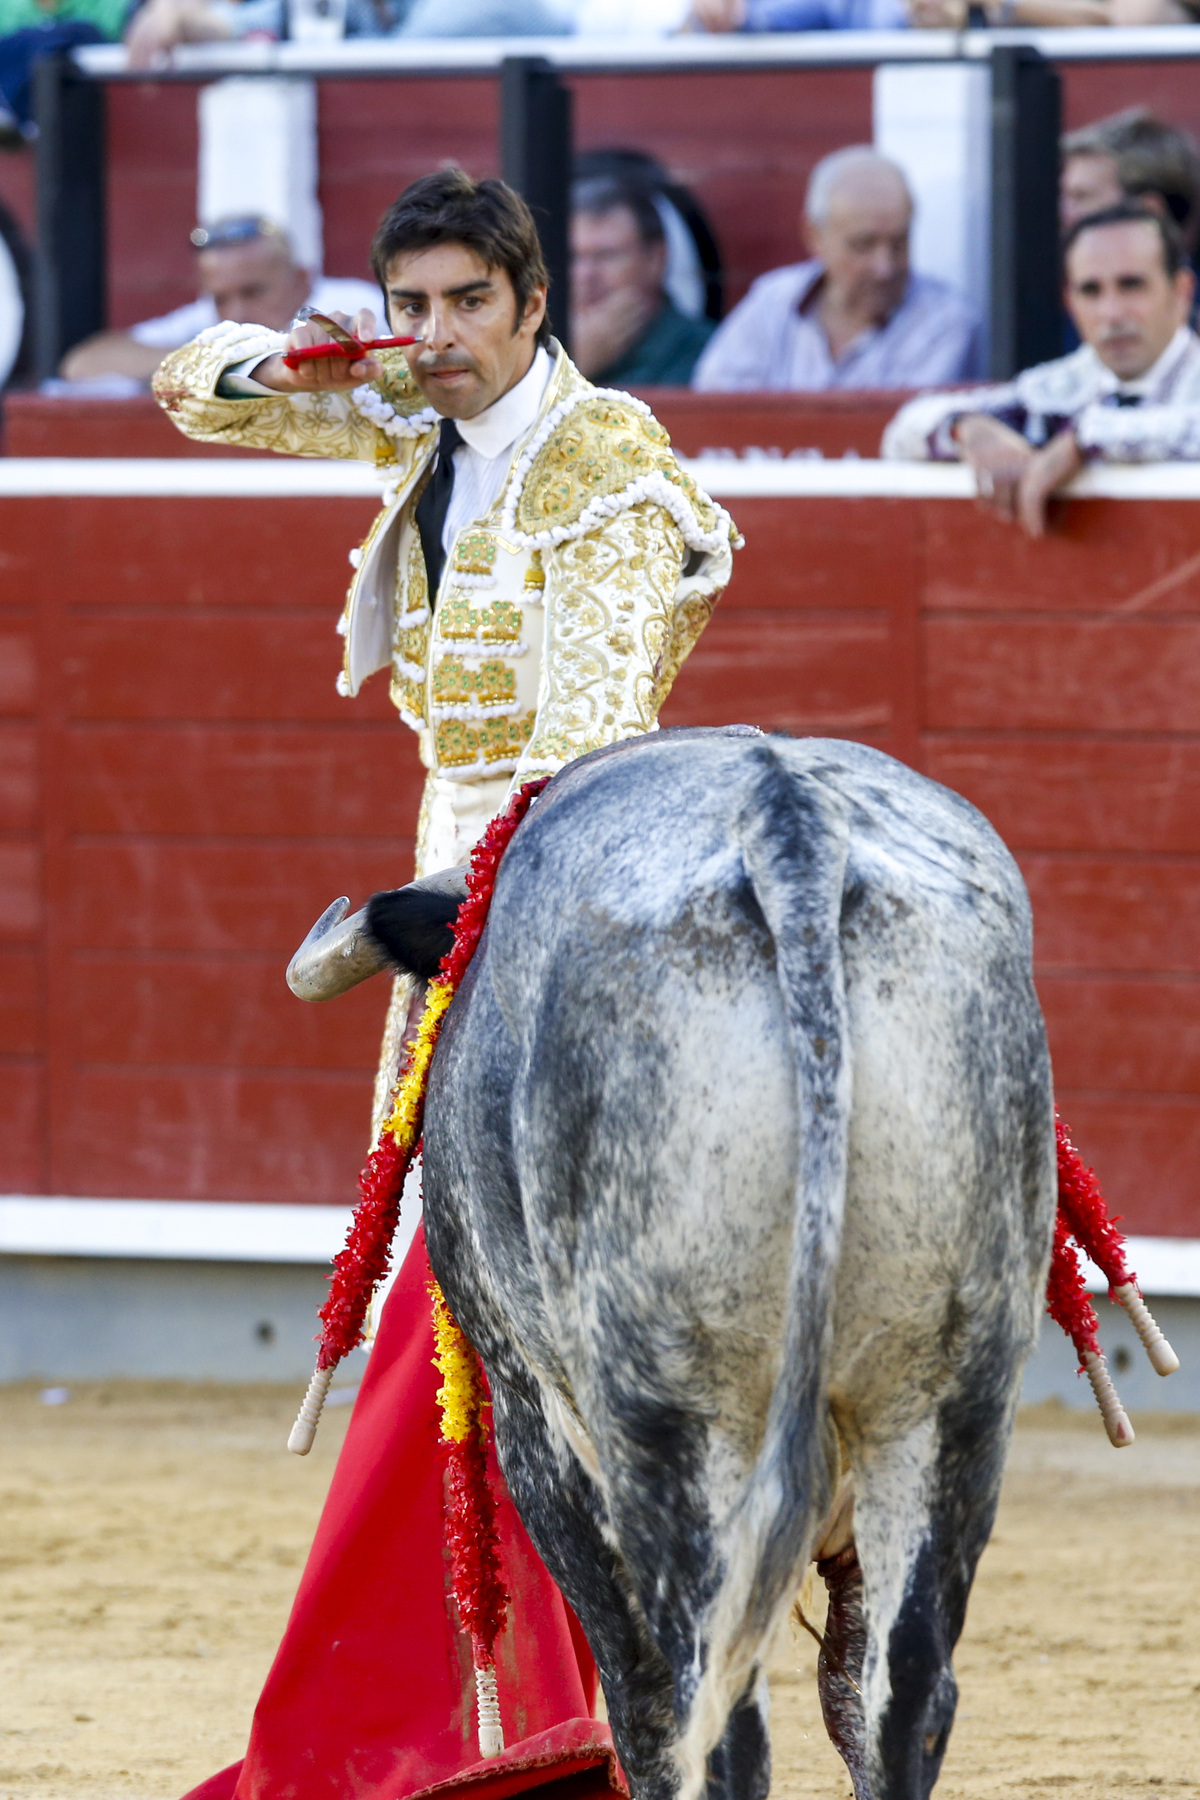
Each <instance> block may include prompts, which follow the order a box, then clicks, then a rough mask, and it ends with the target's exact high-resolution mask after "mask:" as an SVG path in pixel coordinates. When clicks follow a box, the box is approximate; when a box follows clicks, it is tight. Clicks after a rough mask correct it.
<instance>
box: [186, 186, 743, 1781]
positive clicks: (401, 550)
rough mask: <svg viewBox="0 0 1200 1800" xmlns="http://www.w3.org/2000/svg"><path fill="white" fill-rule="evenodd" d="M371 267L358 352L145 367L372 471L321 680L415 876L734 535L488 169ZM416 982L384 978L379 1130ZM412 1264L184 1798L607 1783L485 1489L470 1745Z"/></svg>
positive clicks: (423, 203)
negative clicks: (229, 1739) (575, 315)
mask: <svg viewBox="0 0 1200 1800" xmlns="http://www.w3.org/2000/svg"><path fill="white" fill-rule="evenodd" d="M372 262H373V267H374V270H375V274H376V277H377V279H378V280H379V282H380V285H381V287H382V289H383V291H384V294H385V297H386V302H387V309H388V315H389V319H390V323H391V326H392V329H393V331H394V332H395V333H396V334H397V336H402V337H407V338H410V339H412V340H413V342H412V343H411V346H410V347H408V348H380V349H376V348H374V347H373V344H371V343H368V340H373V336H374V321H373V320H372V319H371V317H370V315H369V314H366V315H364V314H360V315H358V317H357V318H356V319H355V320H354V321H350V320H348V319H339V320H335V321H334V326H335V327H339V328H341V331H342V334H343V340H346V339H348V340H349V341H348V342H345V341H343V342H342V343H341V345H339V343H338V342H335V341H333V339H332V338H331V335H330V333H329V332H327V331H326V329H325V328H324V327H322V325H321V324H320V323H319V322H318V321H316V320H309V321H307V322H304V323H300V324H298V325H297V326H296V327H295V328H294V329H293V331H292V332H291V333H290V334H289V335H288V336H283V335H281V334H279V333H276V332H270V331H265V330H262V329H260V328H258V327H256V326H243V325H236V324H229V323H226V324H223V325H220V326H217V327H214V328H213V329H212V330H210V331H207V332H204V333H202V334H201V336H200V337H199V338H197V339H196V340H195V341H194V342H193V343H191V344H189V345H187V346H185V347H184V348H183V349H181V350H178V351H176V352H174V353H173V354H172V355H170V356H168V357H167V359H166V360H165V362H164V363H163V364H162V366H161V368H160V370H159V372H158V375H157V376H156V378H155V384H154V385H155V391H156V393H157V396H158V399H159V401H160V403H161V404H162V405H163V406H164V407H165V408H166V410H167V411H168V413H169V414H170V415H171V417H172V418H173V419H174V420H175V422H176V424H177V425H178V426H179V427H180V429H181V430H183V431H184V432H186V433H187V434H188V435H189V436H190V437H194V438H199V439H201V440H203V441H206V442H216V443H230V444H242V445H252V446H255V447H257V448H260V449H265V450H274V451H280V452H283V453H285V454H293V455H300V456H336V457H352V458H359V459H365V460H367V461H369V462H372V463H374V464H375V465H376V466H377V467H378V468H379V469H380V470H381V472H382V475H383V478H384V480H385V481H386V487H385V490H384V496H383V506H382V509H381V511H380V512H379V514H378V516H377V518H376V520H375V522H374V524H373V525H372V527H371V529H370V531H369V532H368V534H367V537H366V540H365V542H364V543H363V545H362V547H361V549H359V550H356V551H354V552H353V553H352V555H351V562H352V564H353V565H354V575H353V579H352V581H351V584H350V589H349V594H348V597H347V601H346V607H345V611H344V614H343V617H342V621H341V625H340V627H339V629H340V630H341V632H342V634H343V637H344V660H343V668H342V672H341V675H340V677H339V680H338V686H339V689H340V691H341V692H342V693H344V694H346V695H348V696H353V695H355V694H357V692H358V690H359V688H360V687H361V685H362V683H363V682H364V681H365V680H366V679H367V678H368V677H369V676H370V675H372V674H374V673H375V672H376V671H379V670H384V669H386V670H388V671H389V672H390V679H391V694H392V698H393V700H394V702H395V704H396V707H397V709H398V711H399V713H400V717H401V719H402V720H403V721H404V722H405V723H406V724H407V725H409V726H411V727H412V729H413V730H414V731H415V732H416V733H417V738H418V744H419V749H420V754H421V758H422V761H423V763H424V766H425V769H426V782H425V790H424V797H423V800H422V805H421V814H420V821H419V825H418V831H417V874H418V875H424V874H429V873H432V872H434V871H436V870H439V869H442V868H448V867H452V866H454V865H456V864H459V863H462V862H463V861H464V860H465V858H466V856H467V854H468V853H469V851H470V849H471V847H472V845H473V844H474V843H475V842H476V840H477V839H478V838H479V836H480V835H481V833H482V832H483V831H484V830H485V828H486V827H487V825H488V823H489V821H490V820H491V819H492V818H493V817H494V816H495V815H496V814H497V813H498V812H499V811H500V810H501V809H502V808H503V806H504V805H505V803H506V801H507V798H508V796H509V794H510V792H512V791H514V790H515V789H516V788H517V787H519V786H520V785H521V784H522V783H523V782H525V781H527V780H529V779H530V778H531V777H533V776H536V775H542V774H551V773H553V772H554V771H555V770H557V769H559V768H561V767H562V766H563V765H564V764H565V763H567V762H569V761H571V760H572V759H573V758H575V757H577V756H580V755H583V754H584V753H585V752H587V751H589V750H594V749H596V748H599V747H601V746H603V745H606V744H612V743H616V742H619V741H620V740H622V739H625V738H628V737H631V736H634V735H636V734H638V733H641V732H646V731H651V730H653V729H654V728H655V725H656V720H657V716H658V711H659V708H660V707H661V705H662V703H663V701H664V700H665V699H666V696H667V694H668V693H669V691H670V688H671V685H672V682H673V681H674V679H675V676H676V674H677V673H678V671H679V669H680V667H681V665H682V663H683V661H684V659H685V658H686V657H687V655H688V654H689V652H690V651H691V650H692V648H693V647H694V645H695V643H696V641H697V639H698V637H699V635H700V632H701V631H702V630H703V627H704V625H705V624H706V622H707V620H708V618H709V616H710V614H711V612H712V609H713V607H714V605H715V603H716V601H717V599H718V597H719V595H720V593H721V591H722V589H723V587H724V586H725V584H726V582H727V580H728V577H729V572H730V566H731V560H732V557H731V553H732V550H733V548H735V547H736V544H737V543H738V541H739V540H738V538H737V534H736V530H735V528H734V526H733V524H732V522H731V520H730V518H729V516H728V514H727V513H725V512H724V511H723V509H722V508H721V507H719V506H718V505H716V504H715V503H714V502H713V501H712V500H711V499H710V498H709V497H708V496H707V495H706V494H704V493H703V492H702V491H701V490H700V489H699V488H698V487H697V485H696V484H695V482H694V481H693V480H692V478H691V477H690V476H689V475H688V473H687V472H686V471H685V470H684V469H683V468H681V466H680V464H679V463H678V462H677V461H676V459H675V457H674V455H673V454H672V451H671V448H670V443H669V440H668V438H667V434H666V432H665V431H664V430H663V429H662V427H661V426H660V425H659V424H658V423H657V422H656V420H655V419H654V418H653V417H652V415H651V414H650V412H649V410H648V409H647V408H646V407H645V406H644V405H643V404H642V403H641V402H639V401H637V400H635V399H633V398H632V397H631V396H629V395H628V394H622V393H616V392H612V391H606V390H603V389H598V388H595V387H593V386H592V385H591V384H590V383H589V382H587V381H586V380H585V379H584V378H583V377H582V376H581V375H580V373H579V371H578V370H577V369H576V368H575V367H574V366H573V364H572V363H571V361H570V359H569V358H568V357H567V356H566V354H565V353H564V351H563V350H562V348H561V346H560V345H558V344H557V343H556V342H555V340H554V339H553V338H552V337H551V336H550V335H549V329H548V323H547V318H546V291H547V281H546V273H545V267H544V263H543V259H542V254H541V250H540V246H539V244H538V240H537V233H536V229H535V227H534V223H533V220H532V217H531V216H530V213H529V211H528V209H527V207H526V206H525V204H524V202H523V201H522V200H521V199H520V198H519V197H518V196H517V195H516V194H515V193H513V192H512V190H511V189H509V188H507V187H506V186H505V185H504V184H503V183H502V182H499V181H495V180H486V181H481V182H479V183H475V182H473V181H471V180H470V179H469V178H468V177H467V176H466V175H465V174H464V173H463V172H462V171H461V170H457V169H446V170H441V171H439V172H438V173H437V174H435V175H431V176H427V177H425V178H423V179H421V180H419V181H417V182H415V183H414V184H413V185H412V186H411V187H409V188H408V189H407V190H406V191H405V192H404V193H403V194H402V195H401V196H400V198H399V200H397V201H396V202H395V204H394V205H393V206H392V207H391V208H390V210H389V211H388V212H387V213H386V214H385V216H384V218H383V220H382V222H381V224H380V227H379V230H378V232H377V234H376V238H375V242H374V245H373V248H372ZM351 333H352V334H351ZM336 335H337V333H336V331H335V332H334V333H333V337H336ZM321 345H328V350H327V351H326V352H324V353H323V352H322V351H321V350H320V349H319V348H318V347H319V346H321ZM363 346H365V348H364V347H363ZM298 351H304V352H306V353H307V354H306V355H305V356H303V357H298V356H297V355H296V352H298ZM360 351H361V353H360ZM285 358H287V359H288V360H285ZM292 365H294V366H292ZM410 998H411V995H410V990H409V987H408V984H407V982H406V981H405V980H404V979H403V978H399V979H397V981H396V983H395V987H394V991H393V995H392V1000H391V1004H390V1007H389V1011H388V1020H387V1026H386V1030H385V1035H384V1044H383V1051H382V1055H381V1058H380V1070H379V1076H378V1080H377V1083H376V1095H375V1125H376V1131H377V1130H378V1125H379V1121H380V1119H381V1117H382V1112H383V1107H384V1105H385V1103H386V1101H387V1098H388V1095H389V1093H390V1091H391V1088H392V1085H393V1082H394V1080H395V1076H396V1069H397V1065H398V1061H399V1058H400V1054H401V1050H402V1042H403V1039H404V1036H405V1025H406V1020H407V1018H408V1014H409V1005H410ZM427 1279H428V1268H427V1264H426V1262H425V1256H424V1247H423V1241H422V1238H421V1234H420V1232H419V1231H418V1233H417V1235H416V1237H415V1239H414V1241H413V1244H412V1248H411V1250H410V1251H409V1253H408V1255H407V1257H406V1259H405V1261H404V1264H403V1266H402V1268H401V1270H400V1272H399V1275H398V1277H397V1279H396V1282H395V1285H394V1287H393V1289H392V1291H391V1294H390V1296H389V1298H388V1300H387V1302H386V1304H385V1305H384V1307H383V1308H382V1312H381V1315H380V1319H379V1324H378V1333H377V1337H376V1340H375V1344H374V1347H373V1349H372V1352H371V1355H370V1357H369V1360H368V1365H367V1372H366V1375H365V1377H364V1379H363V1382H362V1385H361V1388H360V1390H359V1394H358V1398H357V1401H356V1403H355V1407H354V1412H353V1415H352V1418H351V1421H350V1425H349V1430H348V1433H347V1437H346V1441H345V1445H344V1447H343V1450H342V1452H341V1455H340V1457H339V1460H338V1465H337V1468H336V1470H335V1473H334V1477H333V1481H332V1485H331V1488H330V1492H329V1497H328V1499H327V1501H326V1504H325V1508H324V1511H323V1513H322V1516H321V1521H320V1524H319V1526H318V1530H317V1535H316V1539H315V1542H314V1545H313V1549H312V1552H311V1554H310V1557H309V1560H308V1563H307V1566H306V1568H305V1571H304V1575H303V1577H302V1579H301V1584H300V1589H299V1593H298V1595H297V1598H296V1601H295V1605H294V1607H293V1610H292V1614H291V1617H290V1619H289V1622H288V1626H287V1630H286V1632H285V1635H284V1639H283V1642H282V1644H281V1646H280V1649H279V1651H278V1654H277V1656H276V1658H275V1662H274V1664H273V1666H272V1668H271V1671H270V1674H269V1676H268V1679H267V1683H266V1686H265V1688H264V1690H263V1693H262V1696H261V1698H260V1700H259V1703H258V1707H257V1709H256V1711H255V1715H254V1722H253V1727H252V1730H251V1737H250V1744H249V1748H248V1750H247V1753H246V1756H245V1758H244V1760H243V1761H242V1762H240V1763H236V1764H234V1765H232V1767H230V1768H228V1769H225V1770H223V1771H221V1773H220V1774H218V1775H216V1776H213V1777H212V1778H211V1779H210V1780H209V1781H207V1782H205V1783H204V1784H202V1786H201V1787H199V1788H197V1789H195V1790H194V1792H193V1795H192V1796H190V1797H189V1800H285V1797H286V1800H325V1797H328V1800H335V1797H336V1800H343V1797H344V1796H346V1795H349V1794H353V1795H355V1796H356V1800H418V1796H426V1795H432V1794H434V1793H436V1794H437V1795H438V1796H439V1797H440V1796H445V1795H455V1796H457V1795H458V1794H460V1793H461V1794H466V1793H467V1792H468V1791H471V1792H478V1793H480V1794H481V1795H486V1796H487V1797H488V1800H504V1797H505V1796H508V1795H511V1794H516V1793H521V1792H524V1791H526V1790H528V1789H531V1788H533V1787H548V1786H553V1785H554V1784H561V1783H567V1784H569V1787H570V1792H571V1800H583V1796H585V1795H589V1794H602V1793H606V1792H608V1791H609V1790H610V1789H611V1788H616V1789H618V1790H620V1788H621V1786H622V1777H621V1774H620V1770H619V1768H618V1766H617V1765H616V1762H615V1758H614V1757H613V1754H612V1746H611V1739H610V1738H609V1736H608V1731H607V1727H606V1726H605V1725H604V1724H603V1723H602V1722H601V1721H598V1720H596V1719H595V1718H594V1717H593V1713H594V1702H595V1695H596V1677H595V1670H594V1666H593V1664H592V1662H591V1658H590V1656H589V1653H588V1650H587V1645H586V1643H585V1641H584V1639H583V1636H582V1633H581V1632H580V1630H579V1627H578V1624H577V1622H576V1621H575V1620H574V1618H573V1616H572V1615H571V1614H570V1612H569V1609H568V1608H567V1606H566V1604H565V1602H564V1601H563V1599H562V1596H561V1595H560V1594H559V1592H558V1590H557V1588H556V1587H555V1585H554V1583H553V1582H552V1581H551V1579H550V1576H549V1575H548V1574H547V1572H546V1570H545V1569H544V1567H543V1566H542V1564H541V1563H540V1561H539V1560H538V1558H537V1556H536V1554H535V1553H534V1551H533V1548H532V1546H531V1545H530V1544H529V1541H528V1539H527V1538H526V1536H525V1534H524V1531H523V1529H522V1527H521V1524H520V1521H519V1519H518V1518H517V1516H516V1513H515V1511H514V1509H513V1507H512V1505H511V1502H510V1501H509V1500H508V1499H507V1496H506V1495H504V1494H503V1492H502V1491H501V1494H500V1530H501V1540H502V1546H503V1551H504V1556H505V1567H506V1580H507V1582H508V1586H509V1589H510V1591H511V1594H512V1606H511V1609H510V1616H509V1622H508V1626H507V1629H506V1631H505V1633H504V1635H503V1636H502V1638H501V1639H500V1641H499V1644H498V1646H497V1667H498V1681H499V1697H500V1706H501V1713H502V1716H503V1717H504V1720H505V1731H506V1740H507V1744H508V1748H507V1749H506V1750H505V1751H504V1752H503V1753H502V1754H501V1755H500V1756H498V1757H495V1758H492V1759H490V1760H488V1761H481V1760H480V1757H479V1752H478V1749H477V1748H476V1745H475V1739H474V1732H473V1701H474V1689H473V1680H472V1669H471V1663H470V1655H469V1651H467V1650H466V1649H465V1648H464V1639H463V1636H462V1633H461V1632H460V1630H459V1629H458V1622H457V1620H456V1617H455V1614H454V1608H453V1602H452V1600H451V1598H450V1595H449V1592H448V1586H447V1576H446V1569H445V1564H444V1558H443V1554H442V1524H441V1520H442V1493H441V1483H442V1475H441V1464H440V1462H439V1459H438V1456H437V1450H436V1416H437V1409H436V1402H435V1391H436V1386H437V1378H436V1376H435V1374H434V1371H433V1368H432V1366H431V1358H432V1354H433V1347H432V1338H431V1329H430V1321H429V1306H428V1298H427V1295H426V1291H425V1289H426V1281H427ZM497 1480H498V1477H497ZM560 1792H561V1793H562V1794H563V1795H564V1800H565V1792H566V1790H565V1788H563V1789H560Z"/></svg>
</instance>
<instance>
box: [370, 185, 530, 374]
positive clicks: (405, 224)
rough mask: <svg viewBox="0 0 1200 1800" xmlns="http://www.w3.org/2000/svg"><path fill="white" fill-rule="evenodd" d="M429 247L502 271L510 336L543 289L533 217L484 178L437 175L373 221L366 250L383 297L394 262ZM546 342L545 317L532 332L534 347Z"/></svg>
mask: <svg viewBox="0 0 1200 1800" xmlns="http://www.w3.org/2000/svg"><path fill="white" fill-rule="evenodd" d="M435 244H462V245H464V247H465V248H466V249H468V250H473V251H474V252H475V254H476V256H477V257H478V258H479V260H480V262H482V263H483V265H484V267H485V268H487V269H503V270H504V271H505V273H506V274H507V276H508V278H509V280H510V281H511V282H512V286H513V293H514V294H515V296H516V301H517V313H516V319H515V321H514V324H513V330H514V331H515V330H516V329H517V327H518V326H519V325H520V323H521V320H522V318H523V317H524V316H525V308H526V306H527V305H528V304H529V297H530V295H531V294H532V293H533V290H534V288H537V287H546V286H548V285H549V281H548V277H547V275H546V263H545V259H544V257H543V256H542V246H541V244H540V243H539V242H538V234H537V226H536V225H535V224H534V222H533V214H532V213H531V212H530V210H529V208H528V207H527V206H526V204H525V202H524V200H522V198H521V196H520V194H518V193H516V192H515V191H514V189H512V188H510V187H508V186H507V185H506V184H505V183H504V182H503V181H497V180H495V179H494V177H491V176H489V177H488V179H487V180H486V181H472V180H471V177H470V176H469V175H468V174H467V173H466V171H465V170H463V169H456V168H448V169H439V170H438V171H437V173H436V174H434V175H422V177H421V179H420V180H419V181H414V182H413V183H412V184H411V186H409V187H406V188H405V190H404V192H403V193H402V194H401V196H400V198H399V199H398V200H394V201H393V202H392V204H391V205H390V206H389V207H388V209H387V211H386V212H385V213H384V215H383V217H382V219H380V221H379V226H378V229H377V230H376V232H375V241H374V243H373V244H372V245H371V267H372V269H373V270H374V272H375V279H376V281H377V282H378V283H379V285H380V287H381V288H383V289H384V291H385V293H386V291H387V272H388V269H389V267H390V266H391V264H392V263H393V262H394V261H395V259H396V257H398V256H403V255H405V254H406V252H408V251H411V250H432V249H433V247H434V245H435ZM549 341H550V320H549V316H547V317H546V318H544V319H543V320H542V322H541V324H540V325H539V326H538V332H537V342H538V343H539V344H542V345H545V344H547V343H549Z"/></svg>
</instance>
